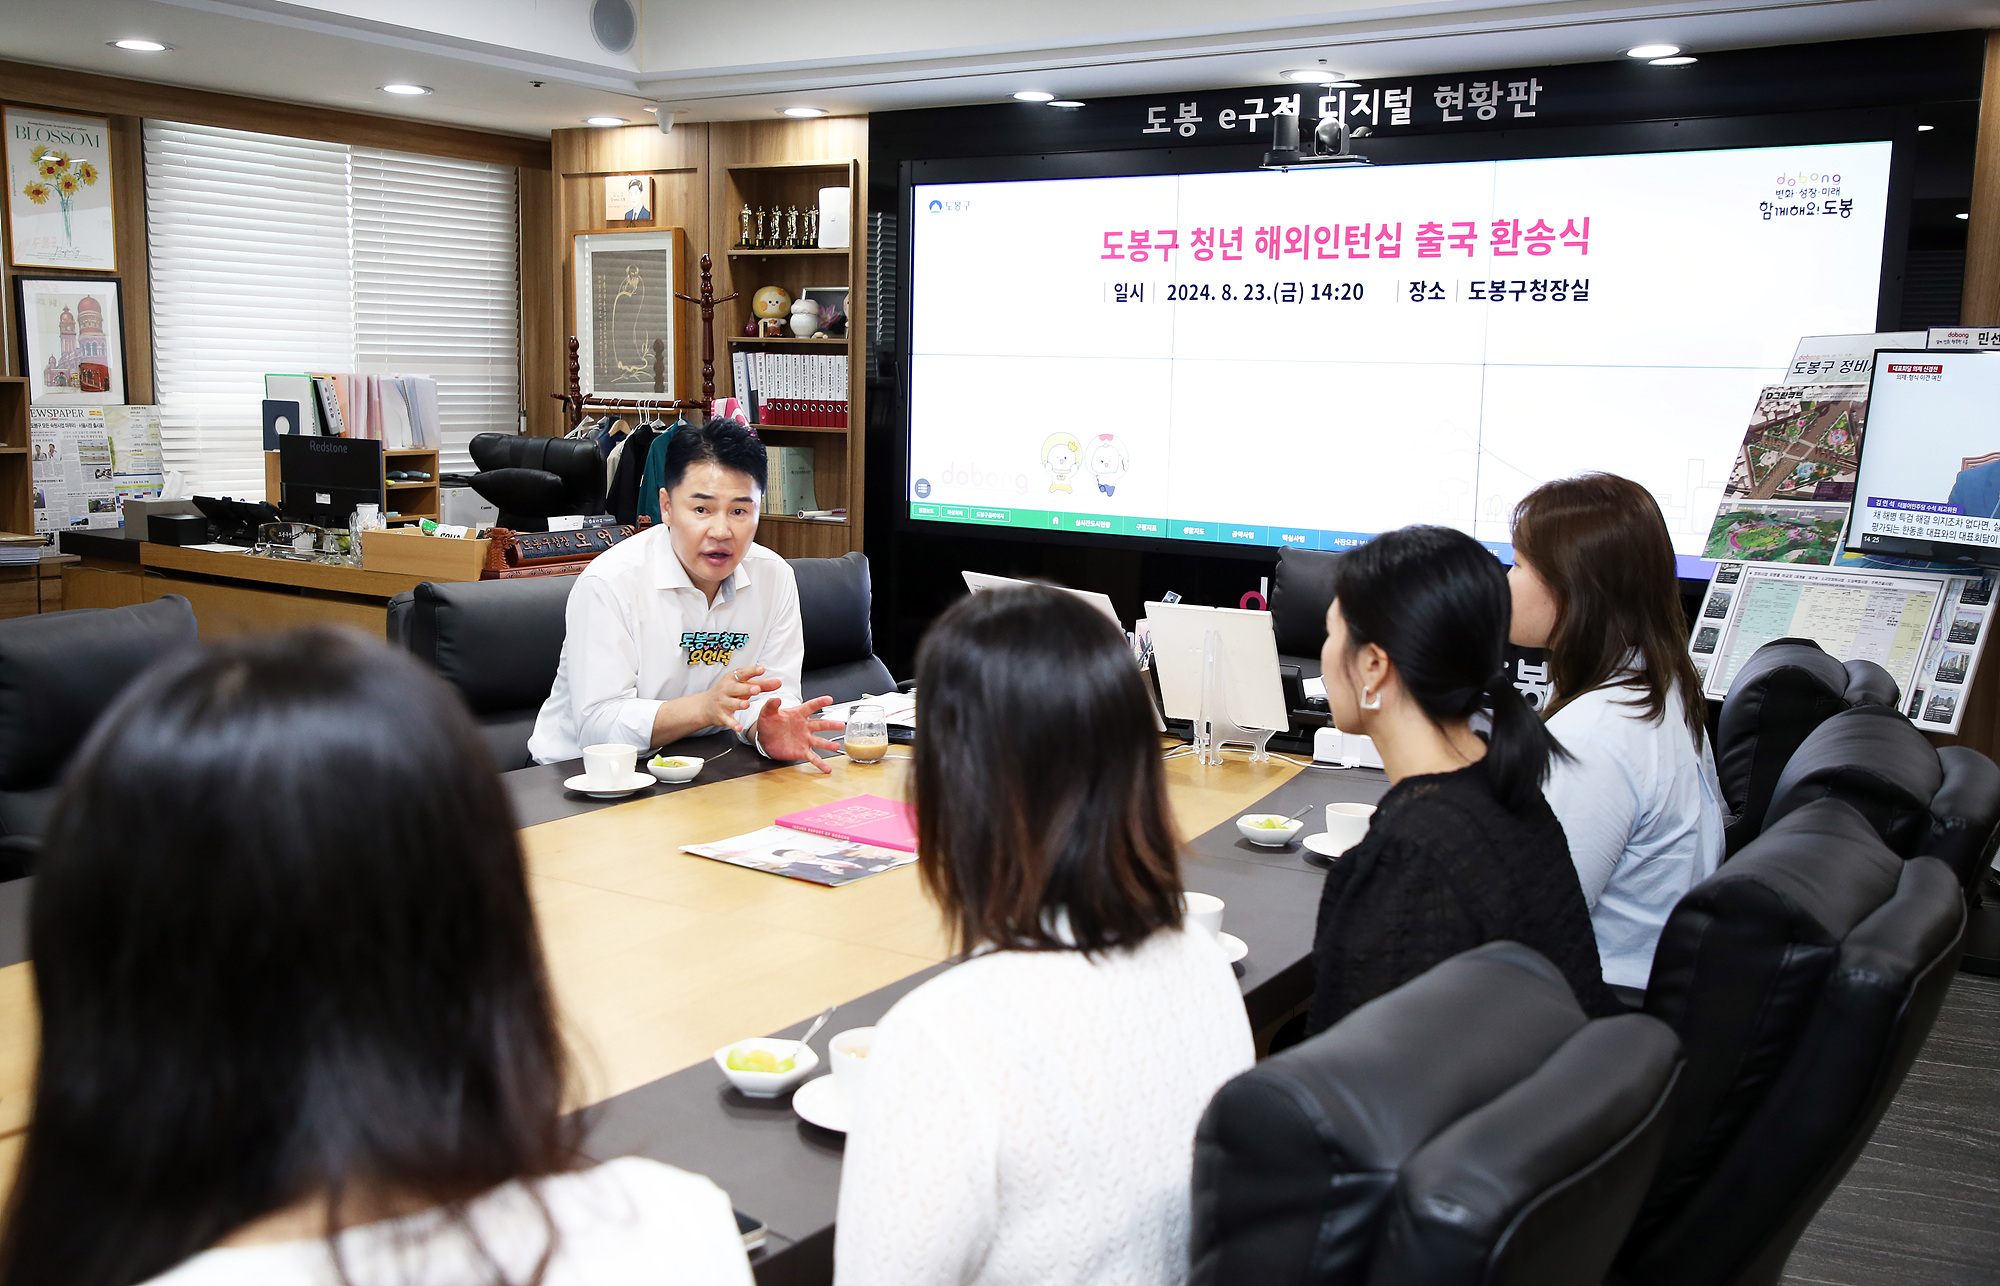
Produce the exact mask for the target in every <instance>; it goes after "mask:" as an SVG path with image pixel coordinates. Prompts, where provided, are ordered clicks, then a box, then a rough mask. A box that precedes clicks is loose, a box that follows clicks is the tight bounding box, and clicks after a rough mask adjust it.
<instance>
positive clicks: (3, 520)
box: [0, 375, 35, 536]
mask: <svg viewBox="0 0 2000 1286" xmlns="http://www.w3.org/2000/svg"><path fill="white" fill-rule="evenodd" d="M31 445H33V440H32V439H31V438H30V437H29V434H28V381H27V378H26V377H25V376H21V375H7V376H0V531H11V532H16V533H18V534H20V535H24V536H25V535H28V534H29V533H31V532H33V531H34V530H35V466H34V463H33V461H32V460H30V459H29V451H28V448H29V447H30V446H31Z"/></svg>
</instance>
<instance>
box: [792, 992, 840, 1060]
mask: <svg viewBox="0 0 2000 1286" xmlns="http://www.w3.org/2000/svg"><path fill="white" fill-rule="evenodd" d="M838 1008H840V1006H839V1005H828V1006H827V1007H826V1011H825V1012H824V1013H822V1014H821V1015H820V1016H819V1017H817V1018H815V1019H813V1021H812V1026H810V1027H808V1028H806V1034H805V1035H803V1036H801V1037H799V1043H798V1045H797V1046H795V1047H794V1048H793V1050H792V1057H793V1058H797V1057H798V1056H799V1050H802V1049H804V1048H805V1047H806V1042H807V1041H809V1040H811V1039H812V1038H813V1037H815V1036H817V1035H819V1029H820V1028H822V1027H824V1026H826V1020H827V1019H829V1018H831V1017H833V1011H834V1010H836V1009H838Z"/></svg>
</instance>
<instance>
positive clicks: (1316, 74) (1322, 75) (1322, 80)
mask: <svg viewBox="0 0 2000 1286" xmlns="http://www.w3.org/2000/svg"><path fill="white" fill-rule="evenodd" d="M1278 74H1279V75H1280V76H1283V77H1284V78H1285V79H1286V80H1296V81H1298V82H1299V83H1300V84H1302V85H1325V84H1329V83H1331V82H1333V81H1336V80H1339V79H1340V73H1339V72H1337V71H1328V70H1327V69H1326V68H1324V67H1294V68H1292V70H1290V71H1281V72H1279V73H1278Z"/></svg>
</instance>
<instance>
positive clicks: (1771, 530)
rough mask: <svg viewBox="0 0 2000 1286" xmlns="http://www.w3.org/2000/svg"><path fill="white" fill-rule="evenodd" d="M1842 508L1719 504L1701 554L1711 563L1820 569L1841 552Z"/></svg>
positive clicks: (1843, 520) (1839, 506) (1742, 503)
mask: <svg viewBox="0 0 2000 1286" xmlns="http://www.w3.org/2000/svg"><path fill="white" fill-rule="evenodd" d="M1846 522H1847V506H1846V505H1800V504H1789V505H1788V504H1758V503H1756V502H1753V501H1729V500H1725V501H1723V502H1722V507H1721V508H1719V509H1718V510H1716V514H1715V522H1714V524H1713V525H1711V526H1710V527H1709V529H1708V546H1707V547H1706V548H1705V549H1704V550H1703V551H1702V553H1703V554H1704V555H1705V556H1706V557H1709V558H1714V559H1743V560H1746V561H1749V562H1757V563H1803V564H1808V565H1811V566H1816V567H1825V566H1827V565H1829V564H1830V563H1832V562H1833V559H1834V556H1835V555H1836V554H1838V553H1839V552H1840V531H1841V528H1842V526H1844V525H1845V524H1846Z"/></svg>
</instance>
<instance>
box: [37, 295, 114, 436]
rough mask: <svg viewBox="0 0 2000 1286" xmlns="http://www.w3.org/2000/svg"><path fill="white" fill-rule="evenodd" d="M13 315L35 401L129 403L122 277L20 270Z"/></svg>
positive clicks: (55, 403) (44, 403)
mask: <svg viewBox="0 0 2000 1286" xmlns="http://www.w3.org/2000/svg"><path fill="white" fill-rule="evenodd" d="M14 318H15V322H16V324H17V325H18V326H19V328H20V331H21V367H20V371H21V374H23V375H25V376H26V377H27V379H28V401H29V402H30V403H31V404H32V405H35V406H122V405H124V403H125V317H124V309H123V307H122V306H121V304H120V302H119V297H118V278H116V277H23V276H18V275H17V276H16V277H15V278H14Z"/></svg>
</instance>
